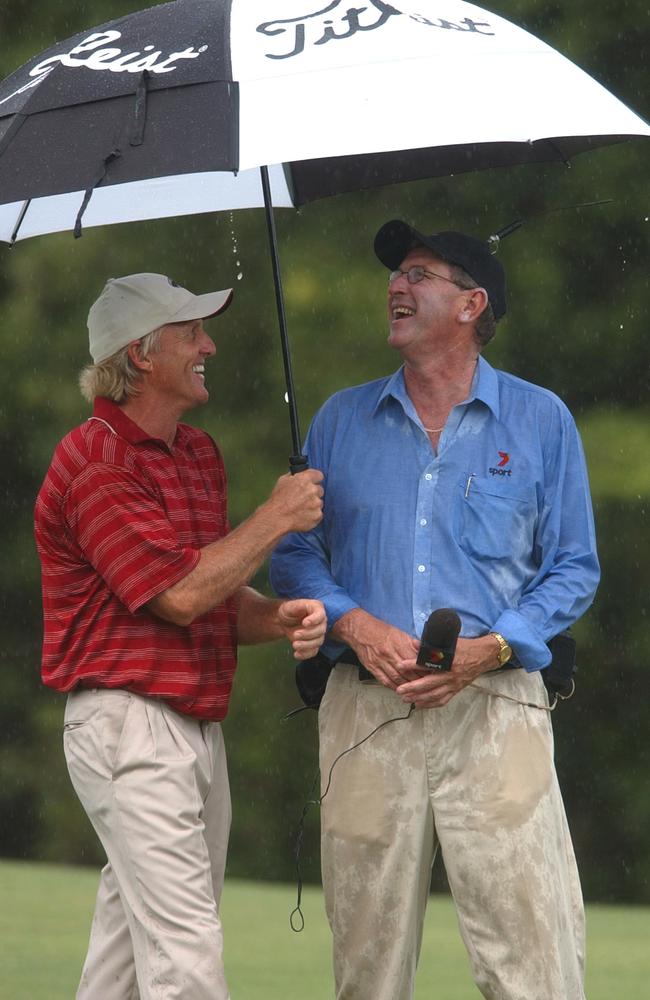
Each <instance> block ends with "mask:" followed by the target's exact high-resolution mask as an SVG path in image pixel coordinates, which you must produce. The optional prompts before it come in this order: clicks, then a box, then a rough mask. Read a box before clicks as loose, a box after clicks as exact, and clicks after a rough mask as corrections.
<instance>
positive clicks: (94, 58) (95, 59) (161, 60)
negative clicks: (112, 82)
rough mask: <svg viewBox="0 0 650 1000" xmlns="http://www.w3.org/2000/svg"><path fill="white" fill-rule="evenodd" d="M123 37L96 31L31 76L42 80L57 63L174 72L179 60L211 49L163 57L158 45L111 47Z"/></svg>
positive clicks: (119, 70)
mask: <svg viewBox="0 0 650 1000" xmlns="http://www.w3.org/2000/svg"><path fill="white" fill-rule="evenodd" d="M121 37H122V32H121V31H110V30H109V31H96V32H93V34H92V35H89V36H88V38H84V39H83V41H81V42H79V44H78V45H75V47H74V48H73V49H70V51H69V52H63V53H62V54H61V55H56V56H50V58H49V59H44V60H43V62H40V63H38V65H37V66H34V67H33V69H31V70H30V71H29V75H30V76H34V77H39V78H40V77H42V76H43V75H44V74H47V73H50V72H51V71H52V70H53V69H54V67H55V66H56V64H57V63H61V64H62V65H63V66H69V67H73V68H74V67H77V66H85V67H86V69H94V70H97V71H100V72H103V71H105V70H108V71H109V72H111V73H142V71H143V70H145V69H146V70H148V71H149V72H150V73H173V72H174V70H175V69H177V68H178V66H177V63H178V62H179V60H181V59H198V57H199V56H200V55H201V54H202V53H203V52H205V51H206V49H207V48H208V46H207V45H200V46H199V47H198V48H194V46H193V45H190V46H189V47H188V48H185V49H182V50H181V51H180V52H170V53H169V54H168V55H163V53H162V51H161V50H160V49H156V47H155V45H145V46H144V47H143V49H142V51H136V52H123V51H122V49H118V48H115V47H113V46H111V44H110V43H111V42H117V41H118V39H120V38H121ZM36 82H37V81H36Z"/></svg>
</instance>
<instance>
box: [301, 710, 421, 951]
mask: <svg viewBox="0 0 650 1000" xmlns="http://www.w3.org/2000/svg"><path fill="white" fill-rule="evenodd" d="M414 710H415V705H411V707H410V708H409V710H408V714H407V715H396V716H394V717H393V718H392V719H384V721H383V722H380V723H379V725H378V726H375V728H374V729H373V730H372V732H370V733H368V735H367V736H364V737H363V739H362V740H359V742H358V743H354V744H353V745H352V746H351V747H347V748H346V749H345V750H342V751H341V753H340V754H339V755H338V757H335V758H334V760H333V762H332V766H331V767H330V770H329V774H328V776H327V783H326V785H325V791H324V792H323V794H322V795H321V796H319V797H318V798H314V799H312V798H311V796H312V795H313V792H314V788H315V787H316V782H317V781H318V775H319V771H316V774H315V775H314V780H313V781H312V783H311V788H310V789H309V796H310V797H309V798H308V799H307V801H306V802H305V805H304V807H303V810H302V814H301V816H300V820H299V821H298V833H297V834H296V847H295V853H294V857H295V863H296V882H297V899H296V905H295V907H294V908H293V910H292V911H291V913H290V914H289V926H290V927H291V930H292V931H295V933H296V934H299V933H300V931H302V930H303V929H304V926H305V918H304V915H303V912H302V908H301V903H302V885H303V883H302V870H301V868H300V854H301V851H302V842H303V838H304V835H305V818H306V816H307V812H308V810H309V807H310V806H320V805H321V804H322V802H323V799H324V798H325V796H326V795H327V793H328V792H329V790H330V788H331V787H332V775H333V773H334V768H335V767H336V765H337V764H338V762H339V761H340V760H341V759H342V758H343V757H345V755H346V754H349V753H352V751H353V750H356V749H357V748H358V747H360V746H362V745H363V744H364V743H365V742H366V741H367V740H369V739H370V738H371V736H374V735H375V733H378V732H379V730H380V729H383V728H384V726H388V725H390V723H391V722H405V721H406V720H407V719H410V718H411V716H412V714H413V712H414Z"/></svg>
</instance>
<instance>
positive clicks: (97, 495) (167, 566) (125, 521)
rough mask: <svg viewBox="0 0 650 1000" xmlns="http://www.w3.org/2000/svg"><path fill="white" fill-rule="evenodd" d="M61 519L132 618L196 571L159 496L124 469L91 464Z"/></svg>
mask: <svg viewBox="0 0 650 1000" xmlns="http://www.w3.org/2000/svg"><path fill="white" fill-rule="evenodd" d="M63 515H64V518H65V521H66V524H67V526H68V529H69V531H70V534H71V537H72V540H73V541H74V544H75V545H76V546H77V547H78V549H79V550H80V552H81V554H82V556H83V558H84V559H85V560H86V561H87V562H89V563H90V564H91V565H92V566H93V567H94V569H95V570H96V571H97V573H99V575H100V576H101V577H102V578H103V579H104V581H105V582H106V585H107V586H108V587H109V589H110V590H111V591H112V592H113V593H114V594H115V595H116V596H117V597H118V598H119V600H120V601H121V602H122V603H123V604H124V605H125V606H126V607H127V608H128V610H129V611H130V612H131V613H132V614H134V613H135V612H136V611H138V610H139V609H140V608H141V607H142V606H143V605H144V604H146V603H147V602H148V601H150V600H151V599H152V598H153V597H156V596H157V595H158V594H161V593H162V592H163V591H165V590H167V589H168V588H169V587H171V586H173V585H174V584H175V583H178V581H179V580H182V579H183V577H185V576H187V574H188V573H189V572H191V570H192V569H194V567H195V566H196V565H197V563H198V561H199V559H200V551H199V550H198V549H196V548H192V547H191V546H184V545H182V544H181V543H180V541H179V539H178V536H177V534H176V532H175V531H174V528H173V526H172V524H171V523H170V521H169V518H168V516H167V514H166V512H165V509H164V507H163V505H162V504H161V502H160V500H159V498H158V496H157V494H156V491H155V490H154V489H153V488H152V487H149V485H148V484H147V483H146V482H145V481H143V480H141V479H140V477H138V476H136V475H134V474H133V473H131V472H129V471H128V470H126V469H122V468H119V467H115V466H112V465H109V464H102V463H91V464H89V465H88V466H86V468H85V469H84V470H83V471H82V472H81V473H80V474H79V475H78V476H76V478H75V479H74V480H73V482H72V483H71V485H70V487H69V489H68V491H67V494H66V496H65V499H64V504H63Z"/></svg>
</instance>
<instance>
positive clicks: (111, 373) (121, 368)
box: [79, 327, 162, 403]
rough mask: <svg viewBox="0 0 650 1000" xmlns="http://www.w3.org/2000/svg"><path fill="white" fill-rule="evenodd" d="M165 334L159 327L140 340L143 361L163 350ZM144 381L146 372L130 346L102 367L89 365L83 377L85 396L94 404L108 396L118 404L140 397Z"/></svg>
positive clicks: (99, 364) (83, 393)
mask: <svg viewBox="0 0 650 1000" xmlns="http://www.w3.org/2000/svg"><path fill="white" fill-rule="evenodd" d="M161 332H162V327H158V329H157V330H152V331H151V333H147V334H146V335H145V336H144V337H141V338H140V340H139V341H137V343H139V344H140V356H141V357H142V358H143V359H144V358H146V357H148V355H149V354H155V353H156V351H157V350H159V348H160V334H161ZM141 382H142V372H141V371H140V370H139V368H136V366H135V365H134V364H133V362H132V361H131V358H130V357H129V345H128V344H127V345H126V347H122V348H120V350H119V351H116V352H115V354H111V356H110V358H105V359H104V361H100V362H99V363H98V364H93V365H86V367H85V368H84V369H83V371H82V372H81V373H80V375H79V388H80V389H81V395H82V396H83V397H84V399H86V400H87V401H88V402H89V403H92V402H94V400H95V398H96V397H97V396H105V397H106V398H107V399H112V400H113V402H115V403H124V402H126V400H127V399H129V398H130V397H131V396H137V395H138V393H139V392H140V383H141Z"/></svg>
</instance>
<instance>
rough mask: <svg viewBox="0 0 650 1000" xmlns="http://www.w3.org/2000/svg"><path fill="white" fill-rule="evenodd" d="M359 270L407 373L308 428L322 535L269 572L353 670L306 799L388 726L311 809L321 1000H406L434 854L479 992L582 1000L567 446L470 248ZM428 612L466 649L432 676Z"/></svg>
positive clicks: (579, 501) (590, 549) (571, 480)
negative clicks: (563, 707) (567, 680)
mask: <svg viewBox="0 0 650 1000" xmlns="http://www.w3.org/2000/svg"><path fill="white" fill-rule="evenodd" d="M375 252H376V253H377V256H378V257H379V259H380V261H381V262H382V263H383V264H385V265H386V266H387V267H388V268H389V269H390V272H391V273H390V278H389V287H388V323H389V343H390V344H391V346H393V347H394V348H395V349H396V350H397V351H398V352H399V354H400V355H401V357H402V359H403V365H402V367H401V368H400V369H399V370H398V371H397V372H396V373H395V374H393V375H392V376H390V377H387V378H383V379H379V380H377V381H375V382H371V383H368V384H366V385H362V386H357V387H354V388H351V389H346V390H344V391H342V392H339V393H336V394H335V395H334V396H333V397H332V398H331V399H330V400H328V402H327V403H325V405H324V406H323V407H322V409H321V410H320V411H319V413H318V414H317V415H316V417H315V418H314V421H313V423H312V426H311V428H310V431H309V435H308V437H307V444H306V451H307V454H308V456H309V461H310V464H311V465H313V466H314V467H316V468H319V469H322V470H323V472H324V474H325V510H324V519H323V522H322V524H321V525H319V527H317V528H316V529H314V530H313V531H312V532H310V533H308V534H304V535H298V534H295V535H290V536H288V537H287V538H286V539H285V541H284V542H283V543H282V544H281V545H280V546H279V548H278V550H277V551H276V554H275V556H274V558H273V562H272V581H273V584H274V586H275V588H276V590H277V591H278V592H279V593H280V594H285V595H287V596H294V595H297V594H298V593H300V594H306V595H307V596H309V597H315V598H319V599H320V600H322V601H323V603H324V605H325V608H326V610H327V615H328V626H329V633H328V642H327V644H326V645H325V647H324V651H325V652H326V653H328V654H329V656H330V657H331V658H332V659H333V660H336V659H337V658H339V657H340V656H341V654H342V655H343V661H348V662H347V663H346V662H342V661H341V662H339V663H338V665H337V666H336V668H335V669H334V670H333V671H332V673H331V675H330V678H329V681H328V685H327V690H326V693H325V695H324V698H323V701H322V704H321V707H320V710H319V731H320V760H321V773H322V775H323V783H324V786H325V784H326V782H327V779H328V776H329V773H330V769H331V767H332V765H333V763H334V761H335V760H336V758H337V757H338V755H339V754H340V753H341V752H342V751H343V750H345V749H346V748H348V747H351V746H352V745H353V744H355V743H357V742H359V741H360V740H362V739H363V738H364V737H365V736H367V735H368V734H369V733H370V732H371V731H372V730H373V729H375V727H377V726H379V725H380V724H381V723H383V722H386V720H389V719H393V720H395V721H394V722H392V723H391V725H388V726H383V727H382V728H381V729H380V730H379V731H378V732H377V733H376V734H374V735H373V736H372V738H371V739H369V740H367V742H364V743H363V745H362V746H359V747H358V748H357V749H355V750H354V752H352V753H350V754H347V755H346V756H345V757H343V758H342V759H341V760H340V761H339V762H338V763H337V766H336V770H335V771H334V772H333V774H332V782H331V786H330V788H329V790H328V793H327V796H326V797H325V798H324V800H323V803H322V867H323V885H324V889H325V899H326V906H327V911H328V917H329V920H330V924H331V927H332V931H333V935H334V967H335V978H336V988H337V997H338V998H339V1000H408V998H410V997H412V995H413V982H414V975H415V967H416V963H417V958H418V954H419V948H420V943H421V935H422V924H423V919H424V911H425V906H426V899H427V895H428V890H429V882H430V873H431V866H432V863H433V858H434V856H435V853H436V850H437V848H438V846H440V848H441V851H442V855H443V860H444V863H445V868H446V872H447V877H448V879H449V883H450V887H451V890H452V894H453V896H454V901H455V903H456V908H457V912H458V919H459V924H460V929H461V934H462V936H463V940H464V942H465V944H466V946H467V949H468V952H469V956H470V961H471V964H472V971H473V974H474V978H475V981H476V983H477V986H478V987H479V989H480V990H481V992H482V993H483V995H484V996H485V997H487V998H492V1000H581V998H583V997H584V988H583V972H584V968H583V967H584V916H583V907H582V899H581V893H580V885H579V881H578V875H577V870H576V865H575V859H574V855H573V849H572V846H571V841H570V837H569V833H568V829H567V824H566V819H565V814H564V808H563V805H562V800H561V796H560V792H559V788H558V784H557V778H556V774H555V769H554V765H553V745H552V731H551V725H550V717H549V713H548V699H547V697H546V692H545V688H544V685H543V682H542V677H541V674H540V670H542V669H543V668H545V667H546V666H547V665H548V664H549V663H550V660H551V653H550V651H549V648H548V646H547V642H548V641H549V640H550V639H552V638H553V637H554V636H555V635H557V634H558V633H559V632H561V631H562V630H563V629H565V628H566V627H567V626H569V625H571V624H572V623H573V622H574V621H575V620H576V619H577V618H578V617H579V616H580V615H581V614H582V613H583V612H584V611H585V610H586V609H587V608H588V607H589V605H590V603H591V601H592V599H593V595H594V592H595V589H596V586H597V583H598V578H599V570H598V561H597V557H596V550H595V539H594V528H593V516H592V510H591V502H590V498H589V487H588V481H587V475H586V470H585V463H584V456H583V453H582V448H581V444H580V440H579V437H578V434H577V431H576V428H575V424H574V422H573V419H572V417H571V415H570V413H569V412H568V410H567V409H566V407H565V406H564V404H563V403H562V402H561V401H560V400H559V399H558V398H557V397H556V396H555V395H554V394H553V393H551V392H549V391H547V390H545V389H541V388H539V387H538V386H534V385H531V384H530V383H527V382H524V381H522V380H521V379H518V378H515V377H514V376H512V375H508V374H506V373H504V372H498V371H496V370H494V369H493V368H491V367H490V365H489V364H488V363H487V362H486V361H485V360H484V359H483V358H482V357H481V350H482V348H483V346H484V345H485V344H486V343H487V342H488V341H489V340H490V339H491V337H492V336H493V335H494V331H495V323H496V321H498V320H499V319H500V318H501V317H502V316H503V315H504V313H505V308H506V304H505V276H504V273H503V269H502V267H501V265H500V263H499V262H498V260H497V259H496V257H494V256H493V255H492V254H491V253H490V251H489V248H488V246H487V244H485V243H483V242H481V241H480V240H476V239H474V238H473V237H471V236H466V235H464V234H461V233H453V232H446V233H437V234H433V235H431V236H428V235H425V234H423V233H421V232H418V231H417V230H415V229H413V228H412V227H410V226H408V225H407V224H406V223H404V222H400V221H393V222H389V223H387V224H386V225H385V226H383V227H382V228H381V229H380V231H379V233H378V234H377V236H376V239H375ZM438 607H450V608H454V609H455V610H456V611H457V612H458V614H459V615H460V618H461V622H462V629H461V637H460V638H459V640H458V645H457V648H456V654H455V658H454V661H453V665H452V669H451V670H450V671H446V672H438V671H427V672H423V671H422V670H420V669H419V668H418V667H417V665H416V655H417V650H418V648H419V642H418V639H417V637H418V636H419V635H421V632H422V628H423V625H424V623H425V621H426V619H427V618H428V616H429V614H430V613H431V611H432V610H433V609H436V608H438ZM355 659H357V660H358V662H360V663H361V664H362V665H363V667H365V668H366V670H367V671H368V672H369V674H370V675H372V678H373V679H371V680H370V681H363V680H361V679H360V674H359V670H358V667H355V666H354V665H352V663H350V662H349V661H354V660H355ZM514 664H516V665H518V666H519V669H512V667H513V665H514ZM409 706H414V708H415V711H414V710H413V708H412V707H411V708H410V707H409ZM398 719H399V721H398Z"/></svg>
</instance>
